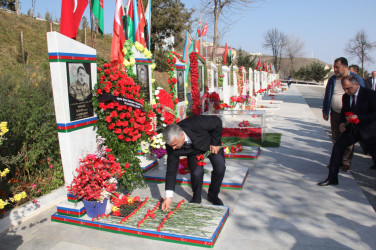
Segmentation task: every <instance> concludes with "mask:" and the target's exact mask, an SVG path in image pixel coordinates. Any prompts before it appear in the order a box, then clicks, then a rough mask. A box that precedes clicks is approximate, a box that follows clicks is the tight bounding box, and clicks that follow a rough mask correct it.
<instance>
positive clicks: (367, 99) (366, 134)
mask: <svg viewBox="0 0 376 250" xmlns="http://www.w3.org/2000/svg"><path fill="white" fill-rule="evenodd" d="M341 84H342V88H343V90H344V91H345V94H344V95H343V96H342V103H343V105H342V110H341V115H340V125H339V129H340V132H341V133H342V135H341V136H340V137H339V138H338V140H337V141H336V143H335V144H334V146H333V149H332V155H331V157H330V163H329V174H328V177H327V178H326V179H325V180H324V181H322V182H319V183H317V184H318V185H319V186H327V185H337V184H338V171H339V168H340V163H341V160H342V157H343V154H344V152H345V149H346V147H348V146H350V145H353V144H354V143H356V142H357V141H359V140H360V141H362V142H363V143H364V145H365V146H366V147H367V149H368V151H369V152H370V154H371V156H372V160H373V165H372V166H371V168H372V169H376V92H375V91H371V90H369V89H367V88H363V87H361V86H360V85H359V83H358V81H357V79H356V78H355V77H354V76H351V75H349V76H345V77H344V78H343V79H342V81H341ZM348 112H351V113H353V115H348V116H346V115H345V114H346V113H348ZM351 120H354V121H355V123H350V121H351Z"/></svg>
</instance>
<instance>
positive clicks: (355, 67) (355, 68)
mask: <svg viewBox="0 0 376 250" xmlns="http://www.w3.org/2000/svg"><path fill="white" fill-rule="evenodd" d="M349 68H353V69H354V71H355V73H357V74H358V72H359V66H358V65H355V64H352V65H350V66H349Z"/></svg>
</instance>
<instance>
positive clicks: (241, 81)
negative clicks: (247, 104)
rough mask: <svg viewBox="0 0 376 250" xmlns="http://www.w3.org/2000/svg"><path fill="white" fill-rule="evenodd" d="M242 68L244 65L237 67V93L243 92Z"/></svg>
mask: <svg viewBox="0 0 376 250" xmlns="http://www.w3.org/2000/svg"><path fill="white" fill-rule="evenodd" d="M243 69H244V66H241V67H240V68H239V70H238V90H239V95H242V94H243V87H244V82H243Z"/></svg>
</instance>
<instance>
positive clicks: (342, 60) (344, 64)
mask: <svg viewBox="0 0 376 250" xmlns="http://www.w3.org/2000/svg"><path fill="white" fill-rule="evenodd" d="M337 62H341V64H342V65H343V66H349V62H348V61H347V59H346V58H344V57H338V58H337V59H335V60H334V63H337Z"/></svg>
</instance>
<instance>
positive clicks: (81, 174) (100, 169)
mask: <svg viewBox="0 0 376 250" xmlns="http://www.w3.org/2000/svg"><path fill="white" fill-rule="evenodd" d="M125 165H129V164H128V163H127V164H125ZM125 168H128V167H127V166H125ZM76 172H77V173H78V174H77V175H76V176H75V177H74V178H73V181H72V183H71V185H70V186H68V187H67V188H68V192H71V193H73V194H74V195H76V196H77V197H78V198H83V199H85V200H88V201H103V200H104V199H106V198H108V197H109V196H110V195H111V194H112V193H113V192H115V190H116V184H117V181H116V179H115V178H114V177H119V178H120V177H121V176H122V175H123V174H124V173H125V172H126V170H124V171H122V170H121V166H120V164H119V163H116V162H115V157H113V156H112V155H111V154H109V155H108V156H107V157H97V156H96V155H94V154H88V155H87V156H86V157H85V158H84V159H81V160H80V166H79V167H78V168H77V169H76Z"/></svg>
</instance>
